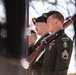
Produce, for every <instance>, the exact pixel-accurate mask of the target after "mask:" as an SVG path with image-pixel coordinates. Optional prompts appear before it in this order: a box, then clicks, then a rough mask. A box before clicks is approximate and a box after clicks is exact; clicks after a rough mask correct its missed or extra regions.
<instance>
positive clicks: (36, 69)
mask: <svg viewBox="0 0 76 75" xmlns="http://www.w3.org/2000/svg"><path fill="white" fill-rule="evenodd" d="M47 36H49V33H47V34H45V35H44V36H43V37H41V38H40V39H39V40H38V41H37V43H36V44H35V45H33V46H32V47H30V48H29V55H30V53H33V52H34V51H36V49H37V47H38V46H39V45H40V44H41V41H42V40H43V39H44V38H45V37H47ZM30 51H32V52H30ZM43 58H44V54H43V55H42V56H41V58H40V59H39V60H38V61H36V62H35V63H34V64H33V66H32V68H31V69H30V74H29V75H41V67H42V64H43Z"/></svg>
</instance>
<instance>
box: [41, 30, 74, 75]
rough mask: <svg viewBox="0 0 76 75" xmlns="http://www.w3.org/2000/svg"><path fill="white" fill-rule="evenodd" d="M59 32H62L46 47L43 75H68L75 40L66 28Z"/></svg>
mask: <svg viewBox="0 0 76 75" xmlns="http://www.w3.org/2000/svg"><path fill="white" fill-rule="evenodd" d="M59 32H62V34H61V35H59V36H58V37H57V38H56V39H54V40H53V41H52V42H50V43H49V44H48V45H47V46H46V47H45V55H44V61H43V66H42V75H67V70H68V67H69V62H70V58H71V54H72V48H73V42H72V40H71V39H70V38H69V37H68V36H67V35H66V34H65V33H64V30H60V31H59ZM59 32H57V33H59ZM57 33H56V34H57Z"/></svg>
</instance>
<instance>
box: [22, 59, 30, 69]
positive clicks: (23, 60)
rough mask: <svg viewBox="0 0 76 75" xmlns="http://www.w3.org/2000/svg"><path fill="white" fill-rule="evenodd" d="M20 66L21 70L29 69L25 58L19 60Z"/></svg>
mask: <svg viewBox="0 0 76 75" xmlns="http://www.w3.org/2000/svg"><path fill="white" fill-rule="evenodd" d="M21 65H22V66H23V68H25V69H28V68H29V62H28V61H27V60H26V58H24V59H21Z"/></svg>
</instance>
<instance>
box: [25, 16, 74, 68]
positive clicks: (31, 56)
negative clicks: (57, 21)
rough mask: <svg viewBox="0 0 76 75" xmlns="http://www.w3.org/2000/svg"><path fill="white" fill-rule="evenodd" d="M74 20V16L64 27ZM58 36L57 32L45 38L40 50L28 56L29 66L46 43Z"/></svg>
mask: <svg viewBox="0 0 76 75" xmlns="http://www.w3.org/2000/svg"><path fill="white" fill-rule="evenodd" d="M74 20H75V18H74V16H73V17H72V18H69V19H68V20H67V21H66V22H65V23H64V24H63V28H64V29H66V28H67V27H68V26H69V25H70V24H71V23H73V21H74ZM56 37H57V35H56V34H55V35H54V36H52V35H50V36H49V37H47V38H46V39H45V40H43V41H42V43H41V44H40V46H39V48H38V50H36V51H35V52H33V53H32V54H31V55H29V56H28V57H27V58H26V59H27V61H28V63H29V68H31V67H32V65H33V63H34V62H35V60H36V58H37V57H38V55H39V54H40V52H41V51H42V50H43V48H44V47H45V45H46V44H48V43H49V42H51V41H52V40H53V39H55V38H56Z"/></svg>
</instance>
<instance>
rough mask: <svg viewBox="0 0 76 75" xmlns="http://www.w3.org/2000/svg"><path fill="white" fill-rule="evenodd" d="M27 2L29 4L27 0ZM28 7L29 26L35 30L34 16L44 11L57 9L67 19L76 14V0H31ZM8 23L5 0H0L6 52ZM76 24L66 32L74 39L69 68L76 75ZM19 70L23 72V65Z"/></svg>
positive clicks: (1, 44)
mask: <svg viewBox="0 0 76 75" xmlns="http://www.w3.org/2000/svg"><path fill="white" fill-rule="evenodd" d="M25 2H26V4H27V1H26V0H25ZM28 9H29V27H30V29H32V30H35V26H34V25H33V23H32V18H33V17H38V16H40V15H42V13H44V12H48V11H52V10H57V11H59V12H61V13H62V14H63V15H64V18H65V20H66V18H67V17H70V16H73V15H74V14H76V0H29V7H28ZM12 14H13V13H12ZM15 16H16V15H15ZM23 16H26V15H23ZM12 20H13V19H12ZM6 23H7V18H6V10H5V5H4V1H3V0H0V50H2V51H4V52H5V51H6V47H7V44H6V42H7V26H6ZM25 24H27V23H25ZM75 25H76V22H74V23H73V24H71V25H70V26H69V27H67V28H66V29H65V32H66V34H67V35H68V36H69V37H70V38H71V39H72V40H73V52H72V57H71V61H70V65H69V69H68V74H69V75H72V74H74V75H76V26H75ZM12 26H13V24H12ZM23 27H27V26H23ZM15 35H16V34H15ZM17 38H18V37H17ZM38 38H39V36H38ZM19 40H20V39H19ZM21 43H22V42H21ZM12 45H13V44H12ZM18 46H19V45H18ZM19 49H20V48H19ZM11 50H14V49H12V48H11ZM14 53H16V52H14ZM26 53H27V51H26ZM3 67H4V66H3ZM19 70H20V72H23V71H22V68H21V67H20V69H19ZM1 71H2V70H1ZM2 72H3V71H2ZM20 72H19V73H20ZM0 75H1V74H0ZM9 75H11V74H9ZM16 75H17V74H16ZM18 75H20V74H18Z"/></svg>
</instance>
